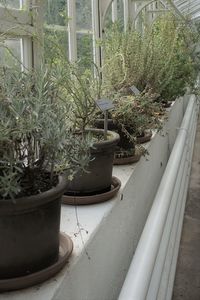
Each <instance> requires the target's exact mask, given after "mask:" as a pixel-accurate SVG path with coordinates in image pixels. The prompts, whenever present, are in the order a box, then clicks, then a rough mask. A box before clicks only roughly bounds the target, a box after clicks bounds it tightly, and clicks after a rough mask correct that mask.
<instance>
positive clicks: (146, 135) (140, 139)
mask: <svg viewBox="0 0 200 300" xmlns="http://www.w3.org/2000/svg"><path fill="white" fill-rule="evenodd" d="M151 137H152V131H151V130H150V131H145V132H144V136H140V137H137V138H136V143H137V144H143V143H147V142H149V141H150V140H151Z"/></svg>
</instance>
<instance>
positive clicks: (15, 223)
mask: <svg viewBox="0 0 200 300" xmlns="http://www.w3.org/2000/svg"><path fill="white" fill-rule="evenodd" d="M65 188H66V180H65V178H64V177H59V182H58V184H57V186H56V187H53V188H52V189H50V190H48V191H46V192H43V193H41V194H38V195H34V196H30V197H23V198H18V199H15V202H14V201H13V200H11V199H10V200H9V199H8V200H0V245H1V255H0V280H1V279H9V278H15V277H20V276H25V275H29V274H31V273H34V272H37V271H40V270H42V269H44V268H47V267H48V266H50V265H52V264H53V263H55V262H56V261H57V259H58V254H59V232H60V210H61V196H62V194H63V192H64V190H65Z"/></svg>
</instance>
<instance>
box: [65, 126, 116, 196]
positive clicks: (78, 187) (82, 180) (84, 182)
mask: <svg viewBox="0 0 200 300" xmlns="http://www.w3.org/2000/svg"><path fill="white" fill-rule="evenodd" d="M89 130H90V131H91V132H92V134H95V133H96V134H101V135H102V136H103V134H104V130H102V129H89ZM118 142H119V135H118V134H117V133H115V132H112V131H108V139H107V140H101V141H99V142H95V143H94V145H93V147H92V149H91V161H90V163H89V165H88V167H87V172H85V171H79V172H78V173H76V175H75V176H74V178H73V180H72V181H69V182H68V185H67V189H66V191H65V193H66V194H67V195H74V196H75V195H78V196H81V195H82V196H84V195H94V194H95V193H101V192H102V193H104V192H106V191H109V190H110V188H111V183H112V169H113V159H114V151H115V148H116V145H117V143H118Z"/></svg>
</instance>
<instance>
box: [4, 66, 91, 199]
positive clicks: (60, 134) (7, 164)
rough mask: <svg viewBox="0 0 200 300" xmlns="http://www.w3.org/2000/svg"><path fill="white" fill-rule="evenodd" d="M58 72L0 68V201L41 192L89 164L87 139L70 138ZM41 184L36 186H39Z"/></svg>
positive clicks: (66, 108) (71, 134) (66, 107)
mask: <svg viewBox="0 0 200 300" xmlns="http://www.w3.org/2000/svg"><path fill="white" fill-rule="evenodd" d="M59 78H60V74H59V73H58V72H56V71H54V70H51V71H50V70H48V69H47V68H42V69H41V70H40V71H37V72H29V73H23V72H15V71H13V70H9V69H2V70H1V76H0V199H7V198H13V199H14V198H15V197H20V196H25V195H26V196H28V195H30V194H37V193H40V192H43V191H45V190H47V189H49V188H51V187H52V186H54V185H56V183H57V176H56V175H57V174H58V173H60V172H61V171H63V170H66V169H68V170H70V176H72V175H73V173H74V172H75V171H76V170H77V169H78V168H80V167H82V168H84V165H85V164H87V162H88V161H89V156H88V147H89V146H88V144H87V143H88V141H87V140H84V141H83V142H81V143H80V141H79V140H78V139H74V136H73V132H72V127H71V123H70V121H69V120H68V116H69V114H70V104H68V105H66V104H65V106H63V105H62V88H61V87H60V85H59ZM41 182H42V184H41Z"/></svg>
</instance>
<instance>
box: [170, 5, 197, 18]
mask: <svg viewBox="0 0 200 300" xmlns="http://www.w3.org/2000/svg"><path fill="white" fill-rule="evenodd" d="M167 1H168V2H169V3H170V4H172V5H173V6H175V8H177V9H178V10H179V11H180V12H181V13H182V14H183V15H184V16H190V17H191V18H192V19H197V18H200V0H173V1H171V0H167Z"/></svg>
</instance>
